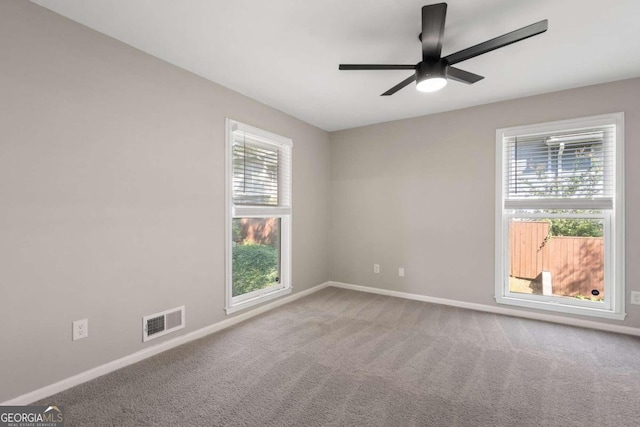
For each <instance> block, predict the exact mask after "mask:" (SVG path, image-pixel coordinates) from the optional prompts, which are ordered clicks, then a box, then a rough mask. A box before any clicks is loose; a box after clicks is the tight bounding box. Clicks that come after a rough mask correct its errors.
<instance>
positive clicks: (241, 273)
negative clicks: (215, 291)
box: [232, 218, 281, 297]
mask: <svg viewBox="0 0 640 427" xmlns="http://www.w3.org/2000/svg"><path fill="white" fill-rule="evenodd" d="M280 222H281V221H280V218H234V219H233V243H232V245H233V260H232V262H233V265H232V276H233V277H232V291H233V292H232V295H233V296H234V297H236V296H239V295H244V294H246V293H248V292H252V291H257V290H259V289H265V288H268V287H270V286H277V285H279V284H280V252H281V250H280V240H281V239H280V236H281V233H280Z"/></svg>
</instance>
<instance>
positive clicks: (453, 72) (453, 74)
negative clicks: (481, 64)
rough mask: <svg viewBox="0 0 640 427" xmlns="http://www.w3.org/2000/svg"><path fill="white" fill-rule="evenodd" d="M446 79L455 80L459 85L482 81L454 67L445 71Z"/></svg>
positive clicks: (474, 75)
mask: <svg viewBox="0 0 640 427" xmlns="http://www.w3.org/2000/svg"><path fill="white" fill-rule="evenodd" d="M447 77H448V78H450V79H451V80H455V81H457V82H460V83H467V84H473V83H475V82H477V81H480V80H482V79H484V77H482V76H479V75H477V74H473V73H470V72H468V71H465V70H461V69H460V68H456V67H449V69H448V70H447Z"/></svg>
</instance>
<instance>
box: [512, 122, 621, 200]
mask: <svg viewBox="0 0 640 427" xmlns="http://www.w3.org/2000/svg"><path fill="white" fill-rule="evenodd" d="M503 141H504V144H505V149H506V154H507V156H506V158H505V169H504V178H503V179H504V183H505V186H506V188H505V190H506V192H505V207H506V206H515V205H518V206H523V205H525V204H527V203H530V204H531V203H536V202H542V201H546V203H547V204H548V203H551V204H557V205H560V204H562V203H568V202H567V201H569V200H581V201H580V202H578V203H573V204H574V205H581V206H582V205H589V203H591V204H593V205H598V206H599V207H602V206H610V205H611V203H612V200H613V196H614V186H615V182H614V173H613V172H614V166H615V153H614V149H615V126H613V125H609V126H600V127H595V128H592V129H581V130H579V131H577V130H574V131H567V132H555V133H546V134H536V135H517V136H510V137H507V138H504V140H503Z"/></svg>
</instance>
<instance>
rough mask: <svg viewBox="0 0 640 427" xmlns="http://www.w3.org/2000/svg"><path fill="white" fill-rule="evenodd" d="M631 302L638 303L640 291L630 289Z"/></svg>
mask: <svg viewBox="0 0 640 427" xmlns="http://www.w3.org/2000/svg"><path fill="white" fill-rule="evenodd" d="M631 304H637V305H640V292H635V291H631Z"/></svg>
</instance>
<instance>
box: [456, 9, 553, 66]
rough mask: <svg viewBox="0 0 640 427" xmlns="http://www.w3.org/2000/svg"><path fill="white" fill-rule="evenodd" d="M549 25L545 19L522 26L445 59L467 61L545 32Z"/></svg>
mask: <svg viewBox="0 0 640 427" xmlns="http://www.w3.org/2000/svg"><path fill="white" fill-rule="evenodd" d="M547 27H548V21H547V20H546V19H545V20H543V21H540V22H536V23H535V24H531V25H528V26H526V27H524V28H520V29H519V30H515V31H512V32H510V33H507V34H504V35H502V36H500V37H496V38H495V39H491V40H488V41H486V42H484V43H480V44H477V45H475V46H472V47H470V48H467V49H464V50H461V51H460V52H456V53H452V54H451V55H448V56H445V57H444V59H445V60H446V61H447V62H448V63H449V65H453V64H457V63H458V62H462V61H466V60H467V59H471V58H474V57H476V56H478V55H482V54H483V53H487V52H491V51H492V50H496V49H500V48H501V47H505V46H508V45H510V44H512V43H516V42H519V41H521V40H524V39H528V38H529V37H533V36H535V35H538V34H540V33H544V32H545V31H547Z"/></svg>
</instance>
